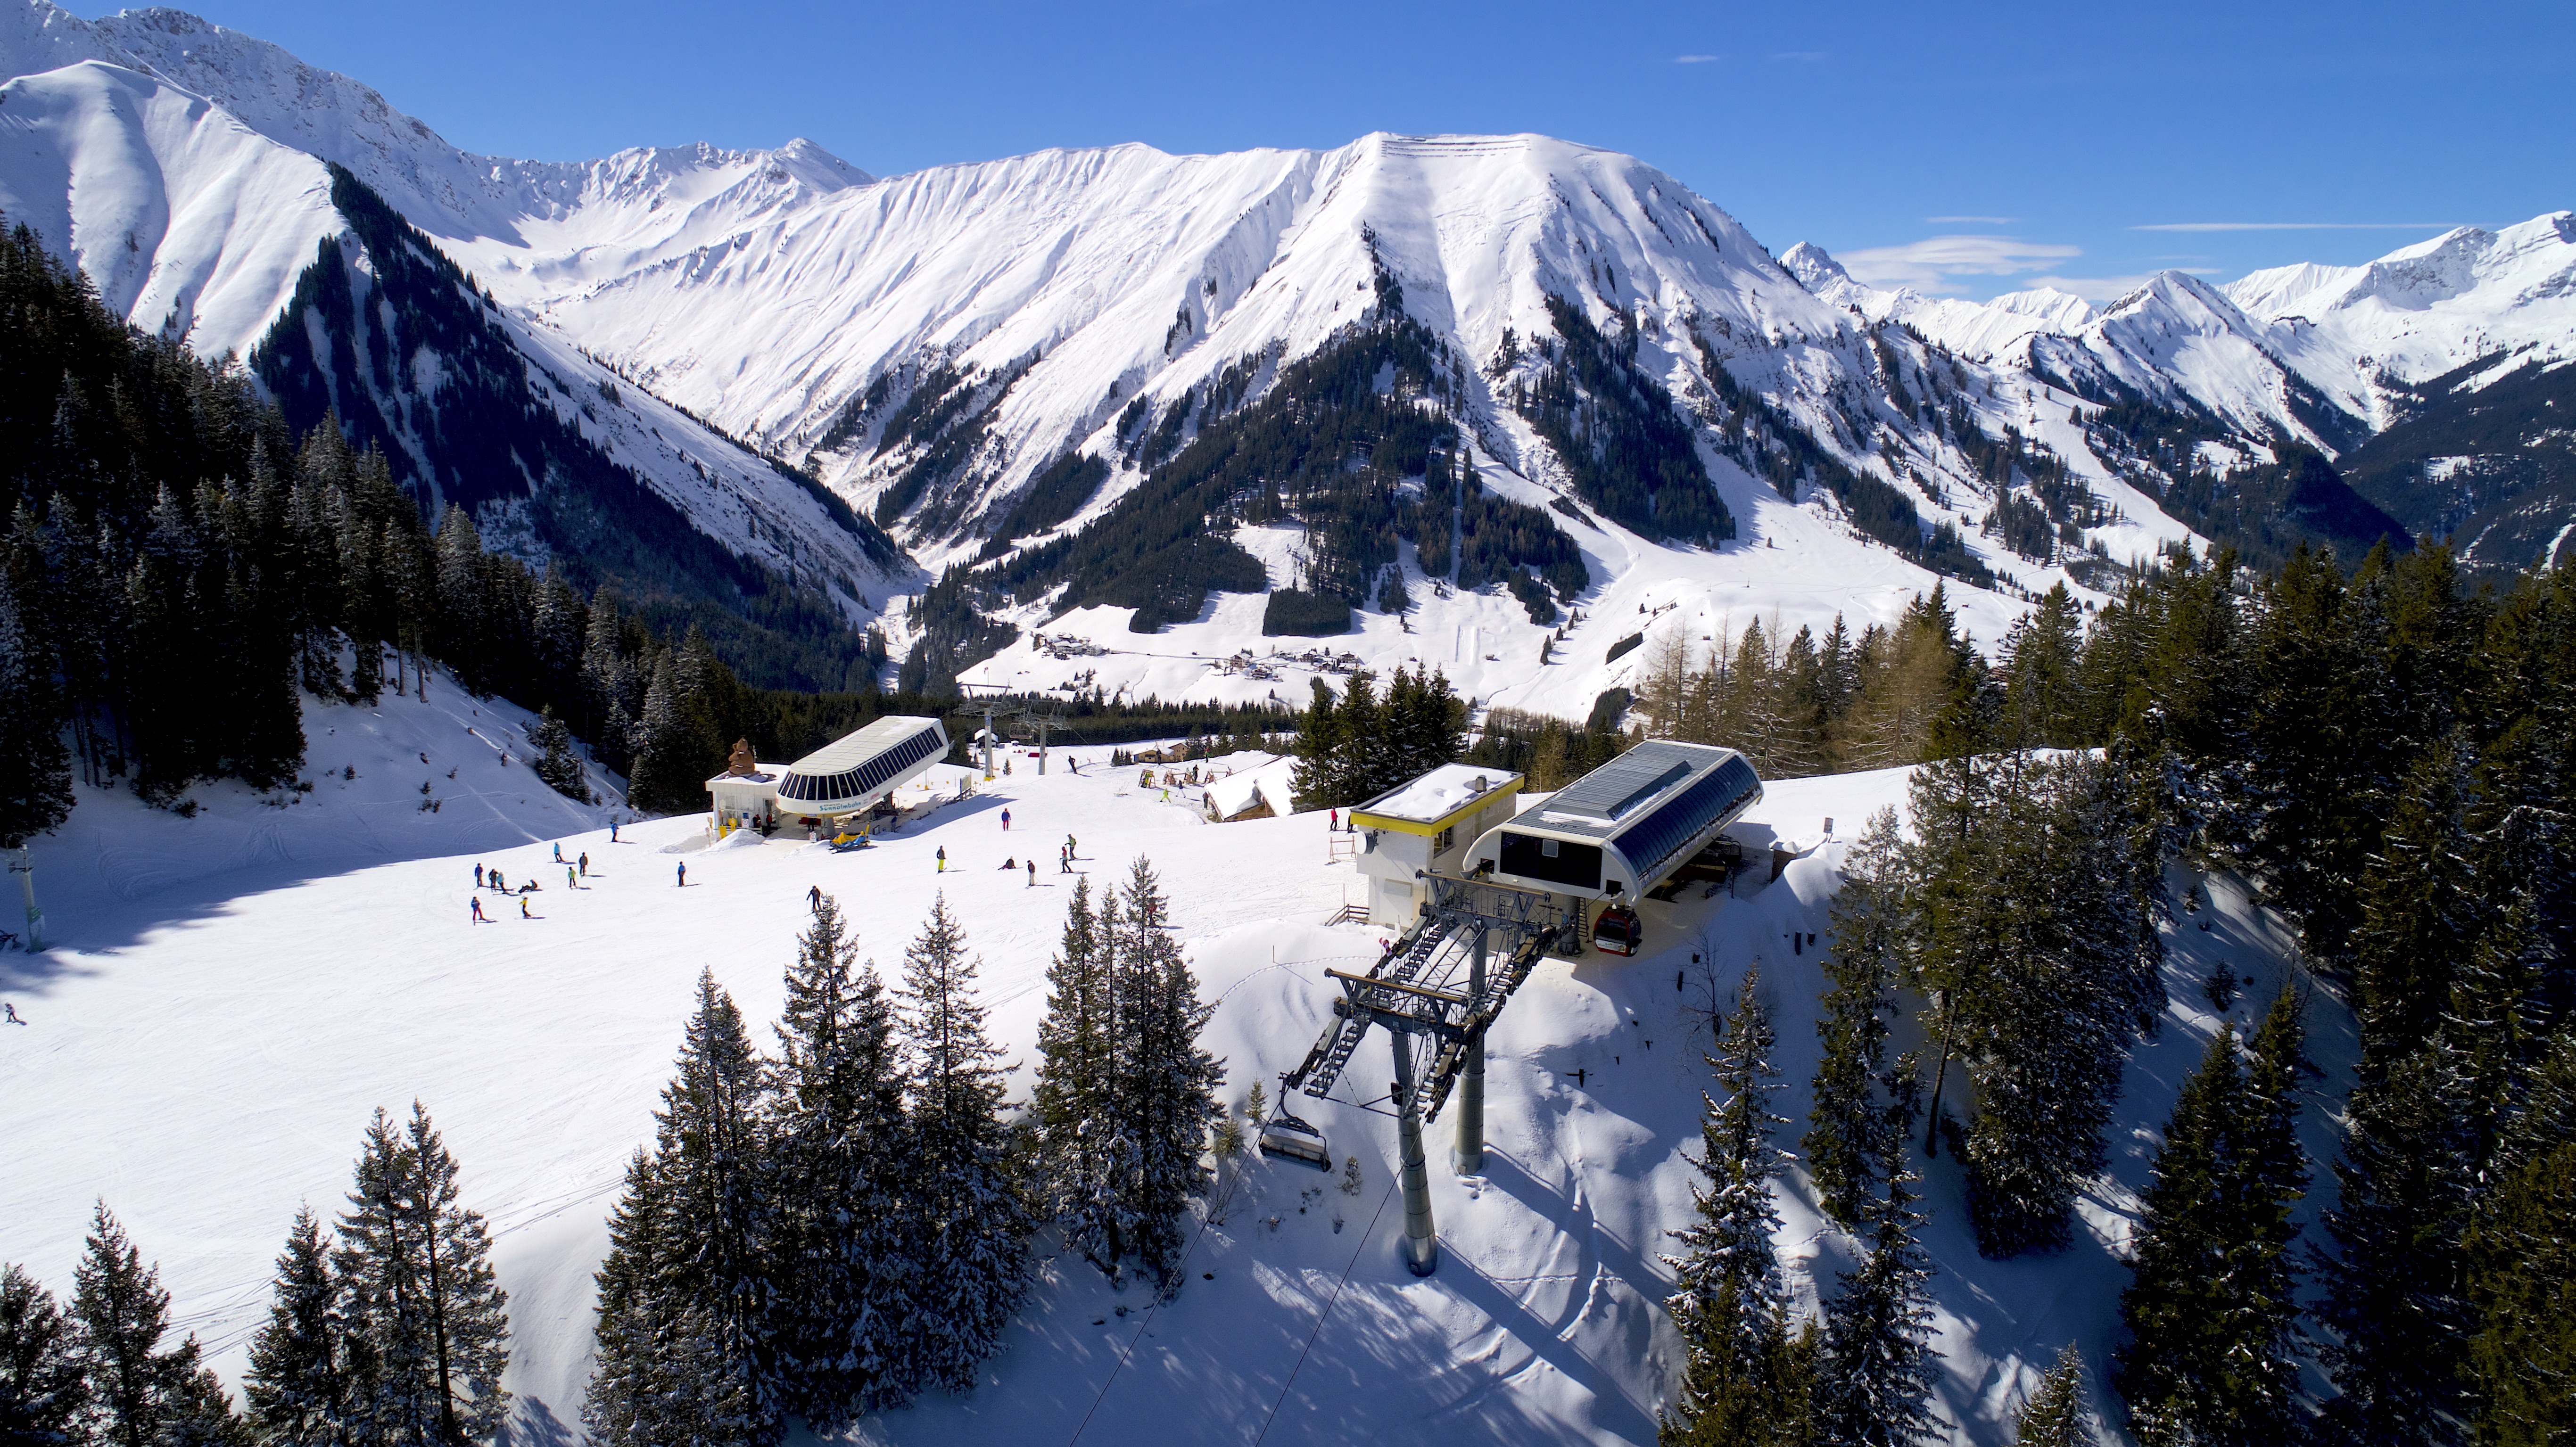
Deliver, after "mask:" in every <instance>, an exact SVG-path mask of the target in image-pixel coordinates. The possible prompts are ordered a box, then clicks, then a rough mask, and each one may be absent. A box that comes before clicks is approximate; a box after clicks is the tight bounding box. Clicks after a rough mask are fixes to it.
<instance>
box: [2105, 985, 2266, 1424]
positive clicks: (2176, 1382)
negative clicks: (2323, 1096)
mask: <svg viewBox="0 0 2576 1447" xmlns="http://www.w3.org/2000/svg"><path fill="white" fill-rule="evenodd" d="M2238 1056H2239V1052H2238V1049H2237V1044H2236V1036H2235V1032H2234V1031H2233V1030H2232V1029H2229V1030H2222V1031H2221V1032H2220V1033H2219V1036H2218V1038H2217V1039H2215V1040H2213V1041H2211V1042H2210V1046H2209V1049H2208V1051H2207V1052H2206V1054H2204V1056H2203V1057H2202V1060H2201V1065H2200V1068H2199V1069H2198V1070H2197V1071H2195V1072H2194V1073H2193V1075H2192V1077H2191V1079H2190V1080H2189V1081H2188V1082H2186V1083H2185V1085H2184V1086H2183V1091H2182V1096H2181V1099H2180V1100H2178V1101H2177V1102H2176V1103H2175V1106H2174V1114H2173V1119H2172V1121H2171V1122H2170V1123H2169V1124H2168V1125H2167V1126H2166V1129H2165V1144H2164V1147H2163V1149H2162V1150H2160V1151H2159V1152H2158V1153H2157V1156H2156V1165H2155V1177H2154V1180H2153V1181H2152V1183H2151V1184H2150V1185H2149V1186H2148V1188H2147V1191H2146V1196H2145V1202H2146V1209H2145V1214H2144V1219H2143V1221H2142V1222H2141V1224H2140V1232H2139V1237H2138V1244H2137V1255H2136V1257H2135V1259H2134V1260H2133V1262H2132V1263H2131V1266H2132V1270H2133V1271H2134V1272H2135V1276H2134V1278H2133V1280H2132V1281H2131V1283H2130V1285H2129V1288H2128V1290H2127V1291H2125V1292H2123V1293H2122V1294H2121V1298H2120V1310H2121V1317H2122V1319H2123V1320H2124V1321H2125V1322H2126V1323H2127V1325H2128V1328H2129V1333H2130V1340H2129V1342H2128V1344H2127V1345H2126V1346H2125V1347H2123V1348H2122V1350H2121V1352H2120V1354H2119V1359H2118V1366H2117V1368H2116V1369H2115V1371H2114V1374H2113V1375H2114V1380H2115V1381H2116V1382H2117V1384H2118V1386H2119V1388H2120V1393H2121V1395H2122V1396H2123V1397H2125V1398H2126V1399H2127V1400H2128V1403H2129V1413H2130V1418H2131V1423H2132V1426H2133V1429H2134V1430H2135V1432H2136V1434H2137V1436H2138V1440H2139V1441H2141V1442H2143V1443H2147V1444H2149V1447H2180V1444H2190V1443H2211V1442H2243V1443H2260V1442H2280V1441H2287V1440H2289V1438H2290V1437H2291V1436H2292V1435H2293V1434H2294V1431H2295V1428H2296V1425H2297V1422H2298V1409H2297V1405H2296V1388H2297V1382H2298V1360H2297V1354H2296V1351H2295V1339H2296V1330H2297V1319H2298V1302H2297V1298H2296V1296H2295V1294H2294V1287H2295V1280H2294V1276H2293V1273H2292V1271H2291V1268H2290V1260H2289V1251H2290V1243H2291V1240H2292V1238H2293V1237H2294V1236H2296V1234H2297V1230H2298V1228H2297V1226H2296V1225H2295V1223H2293V1222H2292V1221H2291V1219H2290V1208H2291V1206H2292V1205H2293V1204H2294V1203H2295V1202H2296V1201H2297V1200H2298V1199H2299V1197H2300V1195H2301V1194H2302V1192H2303V1189H2304V1187H2305V1185H2306V1173H2305V1170H2304V1168H2303V1167H2302V1166H2301V1164H2300V1156H2299V1143H2298V1136H2297V1124H2298V1101H2297V1096H2296V1094H2295V1090H2296V1081H2297V1071H2298V1068H2299V1005H2298V1001H2297V997H2296V996H2295V995H2292V994H2290V993H2288V992H2284V993H2283V994H2282V995H2281V997H2280V998H2279V999H2278V1000H2276V1001H2275V1002H2274V1004H2273V1007H2272V1010H2271V1012H2270V1013H2269V1014H2268V1015H2267V1016H2266V1017H2265V1019H2264V1023H2263V1027H2262V1029H2261V1030H2260V1031H2258V1032H2257V1034H2256V1037H2255V1042H2254V1048H2253V1058H2252V1060H2251V1061H2250V1062H2245V1061H2240V1059H2239V1058H2238ZM2249 1064H2250V1068H2249Z"/></svg>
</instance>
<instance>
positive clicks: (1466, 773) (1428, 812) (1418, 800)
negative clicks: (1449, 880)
mask: <svg viewBox="0 0 2576 1447" xmlns="http://www.w3.org/2000/svg"><path fill="white" fill-rule="evenodd" d="M1520 789H1521V776H1520V775H1518V774H1515V773H1511V772H1508V771H1506V770H1503V769H1495V768H1485V767H1479V766H1478V765H1475V764H1442V765H1441V766H1440V767H1438V768H1436V769H1433V770H1432V771H1431V772H1429V773H1427V774H1424V775H1423V776H1422V777H1420V778H1418V779H1415V780H1413V781H1412V782H1411V783H1408V784H1399V785H1397V786H1396V787H1394V788H1392V789H1389V790H1387V791H1386V792H1385V793H1383V794H1380V795H1378V796H1377V797H1376V798H1374V799H1371V800H1369V801H1368V802H1367V803H1365V804H1356V805H1353V806H1352V808H1351V818H1352V820H1353V822H1355V823H1357V824H1358V825H1359V827H1361V828H1363V829H1392V830H1394V831H1396V832H1397V833H1399V834H1424V835H1430V834H1438V833H1439V832H1440V831H1441V830H1443V829H1447V828H1449V827H1451V826H1452V825H1455V824H1457V823H1458V822H1459V821H1460V820H1462V819H1465V818H1466V817H1467V816H1468V815H1470V814H1474V813H1476V812H1477V811H1479V810H1482V809H1490V808H1492V807H1493V806H1494V805H1495V804H1497V803H1499V802H1501V801H1503V800H1505V799H1509V798H1511V797H1512V796H1513V795H1515V794H1518V793H1519V792H1520Z"/></svg>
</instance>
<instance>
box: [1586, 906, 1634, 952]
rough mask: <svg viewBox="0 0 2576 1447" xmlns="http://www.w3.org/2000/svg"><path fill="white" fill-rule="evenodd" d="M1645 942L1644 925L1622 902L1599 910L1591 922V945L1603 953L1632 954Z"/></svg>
mask: <svg viewBox="0 0 2576 1447" xmlns="http://www.w3.org/2000/svg"><path fill="white" fill-rule="evenodd" d="M1645 942H1646V925H1645V922H1644V921H1643V920H1640V919H1638V918H1637V912H1636V911H1635V910H1633V909H1630V908H1628V907H1627V906H1626V905H1624V904H1614V905H1612V906H1610V907H1609V908H1608V909H1605V910H1603V911H1601V917H1600V918H1599V919H1597V920H1594V921H1593V922H1592V947H1593V948H1594V949H1596V950H1599V951H1600V952H1601V953H1603V954H1605V955H1633V954H1635V953H1636V952H1637V947H1638V946H1640V945H1642V944H1644V943H1645Z"/></svg>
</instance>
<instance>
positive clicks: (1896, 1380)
mask: <svg viewBox="0 0 2576 1447" xmlns="http://www.w3.org/2000/svg"><path fill="white" fill-rule="evenodd" d="M1917 1184H1919V1178H1918V1177H1916V1176H1915V1174H1914V1173H1913V1172H1912V1171H1911V1170H1909V1169H1906V1168H1905V1167H1904V1166H1903V1165H1901V1164H1899V1165H1897V1166H1896V1167H1895V1168H1894V1170H1893V1171H1892V1173H1891V1174H1890V1175H1889V1176H1888V1178H1887V1184H1886V1188H1885V1192H1884V1194H1883V1195H1882V1196H1881V1197H1880V1198H1879V1199H1876V1200H1874V1201H1872V1202H1871V1203H1870V1208H1869V1210H1870V1215H1871V1217H1872V1220H1871V1222H1870V1250H1869V1256H1868V1258H1867V1259H1866V1260H1864V1261H1863V1262H1862V1263H1861V1268H1860V1270H1858V1271H1856V1272H1847V1273H1844V1274H1843V1275H1842V1276H1841V1278H1840V1282H1841V1289H1840V1290H1839V1291H1838V1292H1837V1293H1836V1294H1835V1296H1834V1299H1833V1301H1832V1303H1831V1304H1830V1305H1828V1306H1827V1307H1826V1308H1825V1326H1824V1343H1823V1349H1822V1351H1821V1352H1820V1353H1819V1354H1818V1357H1817V1361H1816V1399H1817V1408H1818V1410H1817V1419H1818V1427H1819V1436H1820V1437H1821V1439H1822V1440H1823V1441H1825V1442H1828V1443H1833V1444H1837V1447H1913V1444H1915V1443H1919V1442H1927V1441H1931V1440H1935V1439H1936V1438H1937V1437H1938V1436H1939V1433H1940V1424H1939V1422H1938V1421H1937V1420H1936V1419H1935V1418H1934V1417H1933V1415H1932V1412H1931V1409H1930V1406H1929V1403H1930V1401H1931V1396H1932V1385H1933V1383H1934V1382H1935V1381H1937V1380H1938V1379H1939V1376H1940V1365H1939V1363H1940V1354H1939V1353H1938V1352H1936V1351H1934V1350H1933V1349H1932V1293H1931V1285H1930V1284H1931V1279H1932V1263H1931V1260H1930V1258H1928V1257H1927V1256H1925V1255H1924V1252H1923V1248H1922V1246H1921V1244H1920V1243H1919V1242H1918V1240H1917V1233H1918V1232H1919V1231H1920V1229H1921V1227H1922V1224H1923V1214H1922V1212H1920V1211H1918V1210H1916V1209H1915V1202H1916V1201H1917V1200H1918V1199H1920V1198H1919V1197H1918V1196H1917V1194H1916V1192H1915V1189H1914V1188H1915V1187H1916V1185H1917Z"/></svg>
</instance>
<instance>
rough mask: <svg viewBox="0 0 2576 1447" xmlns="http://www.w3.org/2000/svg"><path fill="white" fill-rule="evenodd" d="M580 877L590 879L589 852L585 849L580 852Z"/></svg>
mask: <svg viewBox="0 0 2576 1447" xmlns="http://www.w3.org/2000/svg"><path fill="white" fill-rule="evenodd" d="M581 877H582V878H584V879H588V878H590V851H589V850H587V849H585V850H583V851H582V852H581Z"/></svg>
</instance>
